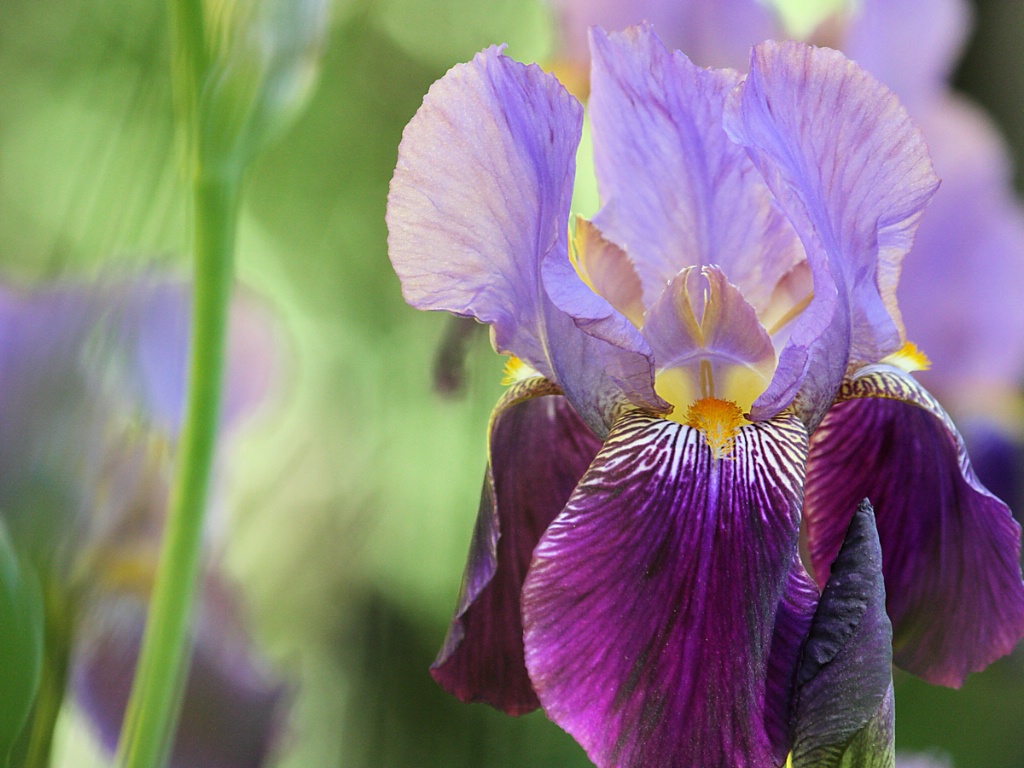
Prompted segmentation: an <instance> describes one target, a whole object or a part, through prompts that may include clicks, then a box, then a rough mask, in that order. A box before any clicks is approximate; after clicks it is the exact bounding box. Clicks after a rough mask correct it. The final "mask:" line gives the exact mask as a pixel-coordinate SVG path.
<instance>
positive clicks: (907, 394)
mask: <svg viewBox="0 0 1024 768" xmlns="http://www.w3.org/2000/svg"><path fill="white" fill-rule="evenodd" d="M863 498H868V499H870V500H871V503H872V504H873V505H874V508H875V514H876V516H877V520H878V535H879V538H880V539H881V542H882V552H883V555H884V557H883V569H884V573H885V584H886V594H887V605H886V607H887V609H888V612H889V617H890V618H891V619H892V624H893V635H894V636H893V657H894V660H895V662H896V664H898V665H899V666H901V667H903V668H904V669H907V670H908V671H910V672H913V673H914V674H916V675H919V676H921V677H923V678H924V679H925V680H927V681H929V682H931V683H935V684H939V685H947V686H954V687H957V686H959V685H961V684H962V683H963V681H964V678H966V676H967V675H968V674H969V673H971V672H976V671H979V670H981V669H984V668H985V667H986V666H988V665H989V664H990V663H991V662H992V661H994V660H995V659H997V658H999V657H1000V656H1003V655H1005V654H1007V653H1009V652H1010V651H1011V650H1012V649H1013V647H1014V646H1015V645H1016V644H1017V642H1018V641H1019V640H1020V639H1021V637H1022V636H1024V581H1022V579H1021V569H1020V526H1019V525H1018V524H1017V523H1016V521H1015V520H1014V519H1013V517H1012V516H1011V514H1010V511H1009V510H1008V509H1007V507H1006V505H1005V504H1004V503H1003V502H1001V501H999V500H998V499H996V498H995V497H994V496H992V495H991V494H990V493H989V492H988V491H987V490H986V489H985V488H984V487H983V486H982V485H981V484H980V483H979V482H978V480H977V478H976V477H975V474H974V471H973V470H972V469H971V465H970V462H969V460H968V458H967V454H966V450H965V449H964V444H963V440H962V439H961V437H960V435H959V433H958V432H957V431H956V428H955V427H954V426H953V424H952V422H951V421H950V420H949V417H948V416H947V414H946V413H945V411H944V410H943V409H942V407H941V406H940V405H939V404H938V403H937V402H936V401H935V399H934V398H932V397H931V395H929V394H928V393H927V392H926V391H925V390H924V389H923V388H922V387H921V386H920V385H919V384H918V383H917V382H916V381H914V379H913V378H912V377H910V376H909V375H906V374H903V373H901V372H899V371H896V370H895V369H889V368H888V367H884V368H883V367H872V368H868V369H865V370H864V371H863V372H862V373H861V374H860V375H857V376H855V377H854V378H853V379H852V380H848V381H847V382H845V383H844V386H843V390H842V391H841V393H840V402H839V403H838V404H837V405H836V406H834V407H833V408H832V410H830V411H829V414H828V416H827V417H826V418H825V420H824V422H822V425H821V427H820V428H819V429H818V430H817V431H816V432H815V433H814V435H813V436H812V438H811V456H810V462H809V464H808V470H807V503H806V505H805V508H804V515H805V519H806V521H807V530H808V535H809V545H810V553H811V558H812V561H813V564H814V569H815V576H816V578H817V580H818V583H819V584H821V583H823V582H824V581H825V580H827V578H828V575H829V567H830V564H831V562H832V560H833V558H834V557H835V554H836V553H837V552H838V551H839V548H840V545H841V544H842V538H843V535H844V532H845V530H846V527H847V525H848V524H849V521H850V511H849V510H851V509H854V508H855V507H856V504H857V503H858V500H860V499H863Z"/></svg>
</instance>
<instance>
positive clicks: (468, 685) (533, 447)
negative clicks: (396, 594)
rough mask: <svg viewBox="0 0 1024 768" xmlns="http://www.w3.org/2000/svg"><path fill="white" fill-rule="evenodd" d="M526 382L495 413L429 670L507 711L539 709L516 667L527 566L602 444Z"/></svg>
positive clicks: (459, 691) (559, 403)
mask: <svg viewBox="0 0 1024 768" xmlns="http://www.w3.org/2000/svg"><path fill="white" fill-rule="evenodd" d="M535 382H540V383H541V384H542V385H543V384H544V382H543V381H542V380H539V379H538V380H535ZM531 386H534V385H532V384H530V383H529V382H524V383H523V384H521V385H519V386H518V387H517V388H515V389H513V390H510V395H511V397H507V398H506V399H505V400H503V401H502V402H501V403H499V404H498V406H497V408H496V409H495V412H494V416H493V417H492V424H491V463H490V467H489V468H488V471H487V474H486V476H485V478H484V488H483V494H482V496H481V499H480V512H479V514H478V517H477V523H476V529H475V530H474V532H473V542H472V544H471V546H470V553H469V561H468V562H467V564H466V573H465V575H464V577H463V586H462V594H461V595H460V596H459V604H458V608H457V610H456V612H455V618H454V619H453V620H452V624H451V627H450V629H449V630H448V637H447V638H446V639H445V643H444V647H443V648H442V649H441V653H440V654H439V655H438V658H437V660H436V661H435V662H434V665H433V667H432V668H431V674H432V675H433V676H434V679H435V680H437V682H438V683H440V685H441V686H442V687H443V688H444V689H445V690H447V691H448V692H449V693H452V694H453V695H455V696H457V697H458V698H460V699H462V700H463V701H484V702H487V703H488V704H491V705H493V706H495V707H497V708H498V709H502V710H504V711H505V712H508V713H509V714H513V715H519V714H523V713H525V712H529V711H530V710H532V709H536V708H537V706H538V701H537V696H536V694H535V693H534V692H533V687H532V686H531V685H530V679H529V677H528V676H527V674H526V667H525V666H524V664H523V626H522V619H521V618H520V608H519V595H520V591H521V590H522V586H523V580H524V579H525V578H526V569H527V567H528V566H529V564H530V558H531V556H532V555H533V548H534V547H535V546H536V544H537V541H538V540H539V539H540V537H541V534H543V533H544V530H545V529H546V528H547V526H548V524H549V523H550V522H551V521H552V520H553V519H554V517H555V515H557V514H558V513H559V512H560V511H561V510H562V507H564V506H565V502H566V500H567V499H568V498H569V494H570V493H571V492H572V489H573V488H574V487H575V486H576V483H577V482H579V479H580V477H582V476H583V472H584V471H585V470H586V468H587V466H589V464H590V462H591V461H592V460H593V458H594V456H595V455H596V454H597V450H598V448H600V445H601V443H600V441H599V440H598V439H597V438H596V437H595V436H594V435H593V433H592V432H590V430H589V429H588V428H587V427H586V425H584V424H583V422H582V421H581V420H580V417H579V416H577V415H576V413H575V411H573V409H572V407H571V406H570V405H569V403H568V402H567V401H566V400H565V398H564V397H562V396H561V395H552V394H550V393H546V392H544V391H542V390H539V393H540V396H536V397H529V395H530V394H532V393H531V392H529V387H531ZM547 386H548V387H549V388H550V385H547ZM524 396H525V397H527V398H528V399H523V397H524Z"/></svg>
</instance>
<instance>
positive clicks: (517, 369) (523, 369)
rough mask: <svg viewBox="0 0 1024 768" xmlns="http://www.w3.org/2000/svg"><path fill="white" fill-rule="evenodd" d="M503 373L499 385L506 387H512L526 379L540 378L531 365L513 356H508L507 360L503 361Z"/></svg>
mask: <svg viewBox="0 0 1024 768" xmlns="http://www.w3.org/2000/svg"><path fill="white" fill-rule="evenodd" d="M503 373H504V374H505V375H504V377H503V378H502V380H501V383H502V384H504V385H505V386H506V387H509V386H512V385H513V384H515V383H516V382H517V381H525V380H526V379H532V378H533V377H535V376H540V373H539V372H538V371H537V370H536V369H535V368H534V367H533V366H532V365H530V364H529V363H525V362H523V361H522V360H520V359H519V358H518V357H516V356H515V355H511V356H509V358H508V360H506V361H505V370H504V371H503Z"/></svg>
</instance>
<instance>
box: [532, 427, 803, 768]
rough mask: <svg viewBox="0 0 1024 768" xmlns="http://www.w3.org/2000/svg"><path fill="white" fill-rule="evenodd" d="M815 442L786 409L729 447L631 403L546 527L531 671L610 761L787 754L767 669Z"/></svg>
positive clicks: (753, 759)
mask: <svg viewBox="0 0 1024 768" xmlns="http://www.w3.org/2000/svg"><path fill="white" fill-rule="evenodd" d="M805 439H806V438H805V431H804V429H803V426H802V425H801V424H800V422H799V421H798V420H797V419H796V418H795V417H793V416H785V417H780V418H779V419H777V420H775V421H773V422H770V423H763V424H755V425H748V426H746V427H744V428H743V429H742V430H740V432H739V434H738V435H737V436H736V438H735V443H734V445H733V447H732V452H731V454H730V455H729V456H727V457H725V458H715V454H714V452H713V451H712V450H711V448H709V446H708V444H707V442H706V439H705V437H704V435H703V433H702V432H700V431H698V430H696V429H693V428H690V427H686V426H683V425H681V424H677V423H675V422H670V421H665V420H662V419H655V418H652V417H649V416H646V415H643V414H632V415H627V416H624V417H623V418H622V419H621V420H620V421H619V422H618V423H617V425H616V426H615V428H614V429H613V430H612V432H611V433H610V434H609V437H608V440H607V441H606V443H605V445H604V447H603V448H602V449H601V451H600V452H599V453H598V455H597V458H596V459H595V460H594V463H593V464H592V465H591V467H590V469H589V470H588V471H587V473H586V474H585V475H584V477H583V479H582V480H581V481H580V484H579V486H577V488H576V490H575V491H574V492H573V494H572V496H571V497H570V499H569V502H568V504H567V505H566V507H565V510H564V511H563V512H562V513H560V514H559V515H558V517H556V518H555V521H554V522H553V523H552V524H551V525H550V526H549V527H548V530H547V532H546V533H545V534H544V536H543V537H542V538H541V541H540V543H539V544H538V546H537V549H536V551H535V553H534V558H533V563H532V565H531V566H530V571H529V573H528V575H527V579H526V583H525V585H524V587H523V622H524V625H525V632H526V635H525V638H526V665H527V669H528V670H529V672H530V678H531V679H532V681H533V684H534V688H535V690H536V691H537V694H538V696H539V697H540V701H541V703H542V705H543V706H544V709H545V712H546V713H547V715H548V717H550V718H551V719H552V720H554V721H555V722H556V723H558V724H559V725H560V726H562V727H563V728H564V729H565V730H567V731H568V732H569V733H570V734H571V735H572V736H573V737H574V738H575V739H576V740H577V741H578V742H579V743H580V744H581V745H582V746H583V747H584V749H586V750H587V753H588V754H589V755H590V757H591V759H592V760H594V762H595V763H597V765H598V766H601V768H605V767H606V766H648V765H657V766H663V767H664V768H671V767H673V766H680V767H681V766H687V768H690V767H691V766H694V765H729V766H736V767H737V768H754V767H755V766H756V767H757V768H764V766H769V765H778V764H780V763H778V761H777V757H776V749H775V747H774V746H773V744H772V742H771V738H770V736H769V733H768V731H767V726H766V723H765V720H766V715H765V709H766V701H765V699H766V695H767V694H766V677H767V670H768V665H769V655H770V650H771V645H772V640H773V634H774V626H775V619H776V615H777V613H778V606H779V602H780V600H782V598H783V595H784V593H785V591H786V587H787V579H788V578H789V572H790V566H791V564H792V562H793V558H794V556H795V553H796V537H797V527H798V523H799V510H800V506H801V490H802V474H803V466H804V456H805V454H804V450H805V444H806V443H805ZM709 723H713V724H714V727H709V726H708V724H709Z"/></svg>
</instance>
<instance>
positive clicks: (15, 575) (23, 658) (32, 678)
mask: <svg viewBox="0 0 1024 768" xmlns="http://www.w3.org/2000/svg"><path fill="white" fill-rule="evenodd" d="M0 628H2V630H0V761H2V763H3V765H7V764H8V760H9V757H8V756H9V754H10V752H11V748H12V747H13V746H14V743H15V742H16V741H17V740H18V737H19V735H20V734H21V732H22V729H23V728H24V727H25V721H26V720H27V719H28V715H29V712H30V711H31V709H32V705H33V703H34V702H35V698H36V692H37V691H38V689H39V677H40V673H41V671H42V661H43V596H42V592H41V590H40V589H39V583H38V581H37V580H36V577H35V574H34V573H33V572H32V570H31V568H30V567H27V565H26V564H25V563H24V562H22V561H21V560H20V559H19V557H18V555H17V553H16V552H15V551H14V547H13V545H12V542H11V540H10V537H9V536H8V535H7V528H6V526H5V525H4V524H3V521H2V520H0Z"/></svg>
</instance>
